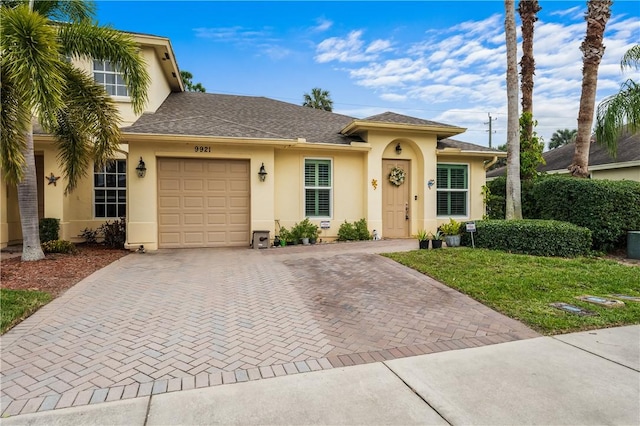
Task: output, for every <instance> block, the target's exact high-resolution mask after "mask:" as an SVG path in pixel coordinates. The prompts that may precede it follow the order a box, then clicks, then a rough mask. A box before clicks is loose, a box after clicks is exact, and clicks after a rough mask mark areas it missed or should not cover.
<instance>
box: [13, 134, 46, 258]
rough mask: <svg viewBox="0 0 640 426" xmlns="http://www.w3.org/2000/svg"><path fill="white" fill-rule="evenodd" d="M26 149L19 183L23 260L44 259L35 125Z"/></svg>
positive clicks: (29, 135) (27, 139) (28, 136)
mask: <svg viewBox="0 0 640 426" xmlns="http://www.w3.org/2000/svg"><path fill="white" fill-rule="evenodd" d="M25 139H26V142H27V144H26V148H25V151H24V158H25V164H24V179H22V181H21V182H20V183H18V185H17V187H18V204H19V208H20V223H21V224H22V260H24V261H32V260H41V259H44V253H43V252H42V248H41V247H40V233H39V220H38V182H37V180H36V179H37V178H36V160H35V156H34V153H33V127H32V126H29V129H28V130H27V133H26V136H25Z"/></svg>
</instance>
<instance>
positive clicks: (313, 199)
mask: <svg viewBox="0 0 640 426" xmlns="http://www.w3.org/2000/svg"><path fill="white" fill-rule="evenodd" d="M332 192H333V178H332V167H331V160H328V159H316V158H306V159H305V160H304V214H305V216H308V217H331V211H332V210H331V200H332Z"/></svg>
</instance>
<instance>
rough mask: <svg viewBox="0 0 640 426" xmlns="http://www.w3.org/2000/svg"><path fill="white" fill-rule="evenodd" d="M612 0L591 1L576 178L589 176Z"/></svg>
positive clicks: (584, 44) (572, 167)
mask: <svg viewBox="0 0 640 426" xmlns="http://www.w3.org/2000/svg"><path fill="white" fill-rule="evenodd" d="M612 3H613V2H612V1H611V0H589V1H587V15H586V16H585V19H586V20H587V33H586V36H585V39H584V41H583V42H582V45H581V46H580V50H581V51H582V94H581V95H580V108H579V110H578V133H577V135H576V148H575V153H574V154H573V161H572V163H571V165H570V166H569V171H570V172H571V174H572V175H573V176H576V177H587V176H589V148H590V145H591V125H592V124H593V110H594V107H595V103H596V87H597V84H598V68H599V66H600V61H601V60H602V55H604V44H603V43H602V39H603V37H604V30H605V27H606V25H607V21H608V20H609V18H610V17H611V4H612Z"/></svg>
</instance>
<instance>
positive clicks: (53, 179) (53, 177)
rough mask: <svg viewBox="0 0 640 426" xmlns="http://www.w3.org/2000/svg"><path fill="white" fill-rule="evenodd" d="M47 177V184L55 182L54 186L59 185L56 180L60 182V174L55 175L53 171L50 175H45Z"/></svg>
mask: <svg viewBox="0 0 640 426" xmlns="http://www.w3.org/2000/svg"><path fill="white" fill-rule="evenodd" d="M45 177H46V178H47V180H48V181H49V183H47V185H51V184H53V186H57V185H56V182H58V179H60V176H57V177H56V176H54V175H53V173H51V175H50V176H45Z"/></svg>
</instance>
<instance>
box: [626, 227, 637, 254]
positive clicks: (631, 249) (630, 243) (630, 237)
mask: <svg viewBox="0 0 640 426" xmlns="http://www.w3.org/2000/svg"><path fill="white" fill-rule="evenodd" d="M627 257H628V258H629V259H640V231H629V232H628V233H627Z"/></svg>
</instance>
